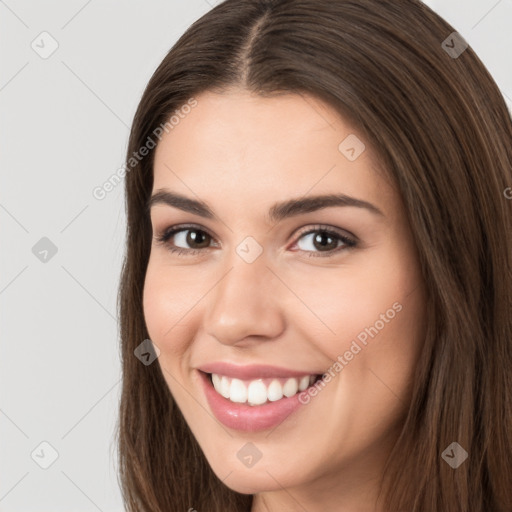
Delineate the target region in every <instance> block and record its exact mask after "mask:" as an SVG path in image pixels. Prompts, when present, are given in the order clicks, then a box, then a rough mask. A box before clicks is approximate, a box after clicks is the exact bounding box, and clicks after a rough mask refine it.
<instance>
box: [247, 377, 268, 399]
mask: <svg viewBox="0 0 512 512" xmlns="http://www.w3.org/2000/svg"><path fill="white" fill-rule="evenodd" d="M247 401H248V402H249V403H250V404H254V405H260V404H264V403H265V402H266V401H267V387H266V386H265V384H263V382H262V381H261V380H253V381H252V382H251V383H250V384H249V388H248V391H247Z"/></svg>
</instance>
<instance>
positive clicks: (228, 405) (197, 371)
mask: <svg viewBox="0 0 512 512" xmlns="http://www.w3.org/2000/svg"><path fill="white" fill-rule="evenodd" d="M196 99H197V106H195V107H194V108H192V109H190V112H189V113H188V114H187V115H182V118H180V119H179V124H176V125H175V126H174V128H173V129H172V130H170V131H169V133H167V134H165V135H164V137H163V138H162V140H161V142H160V143H159V144H158V146H157V148H156V154H155V163H154V186H153V195H155V194H157V193H159V194H160V195H159V196H158V198H157V197H156V196H155V198H154V199H153V201H152V207H151V210H150V211H151V222H152V227H153V235H154V239H153V243H152V247H151V255H150V260H149V263H148V268H147V275H146V281H145V286H144V315H145V319H146V325H147V328H148V332H149V335H150V338H151V340H152V341H153V342H154V343H155V345H156V346H157V347H158V348H159V350H160V356H159V358H158V359H157V361H158V363H159V364H160V366H161V368H162V372H163V376H164V377H165V379H166V382H167V384H168V386H169V389H170V392H171V393H172V395H173V397H174V399H175V401H176V402H177V404H178V406H179V408H180V410H181V411H182V413H183V415H184V417H185V420H186V421H187V423H188V425H189V427H190V429H191V430H192V432H193V434H194V436H195V437H196V439H197V441H198V442H199V444H200V446H201V448H202V450H203V451H204V454H205V456H206V458H207V459H208V461H209V463H210V465H211V467H212V469H213V471H214V472H215V473H216V475H217V476H218V477H219V478H220V479H221V480H222V481H223V482H224V483H225V484H226V485H227V486H228V487H230V488H232V489H234V490H236V491H238V492H242V493H251V494H255V493H262V494H265V495H268V496H270V495H271V494H273V495H275V496H278V495H279V494H280V493H281V494H283V496H284V494H285V491H284V490H286V492H288V493H289V494H290V495H293V496H295V498H296V499H302V498H300V497H301V496H304V498H303V499H302V503H305V500H306V499H307V498H306V496H311V493H312V492H314V491H318V492H319V493H321V494H320V495H324V496H325V495H326V493H329V492H339V491H340V488H341V487H346V488H348V487H350V488H351V489H352V490H353V491H354V489H358V490H359V491H358V492H360V494H364V496H365V497H366V498H368V496H370V494H369V491H368V486H371V487H373V486H374V484H375V483H376V480H375V479H376V478H377V477H378V476H379V474H380V471H381V470H382V464H383V463H384V459H385V456H386V455H387V454H388V451H389V449H390V447H391V443H392V442H393V440H394V439H395V437H396V434H397V427H398V426H399V425H400V422H401V420H402V419H403V414H404V412H405V411H406V409H407V406H408V400H409V396H410V395H409V393H410V387H411V383H412V379H413V378H414V367H415V363H416V360H417V357H418V355H419V351H420V349H421V345H422V340H423V338H422V337H423V334H424V327H425V326H424V321H423V319H424V305H425V295H424V287H423V282H422V278H421V274H420V270H419V264H418V257H417V253H416V251H415V247H414V244H413V241H412V236H411V232H410V228H409V225H408V222H407V220H406V214H405V211H404V208H403V205H402V203H401V200H400V197H399V195H398V193H397V192H396V191H395V190H394V189H393V188H392V187H391V186H390V184H389V182H387V181H386V180H385V179H384V177H383V175H382V173H379V172H378V171H377V170H376V169H375V168H373V166H375V165H377V164H378V156H377V155H375V154H374V153H372V151H371V148H370V147H369V145H368V143H367V142H366V141H365V140H364V136H363V135H362V134H360V133H359V132H357V131H356V130H355V129H354V128H352V127H351V126H350V124H347V123H346V122H345V121H344V120H343V119H341V118H340V116H339V115H338V114H337V113H336V112H335V111H334V110H332V109H331V108H330V107H328V106H327V105H326V104H324V103H322V102H320V101H319V100H317V99H315V98H313V97H311V96H300V95H294V94H288V95H282V96H279V97H273V98H266V99H265V98H262V97H259V96H255V95H251V94H249V93H247V92H244V91H232V92H229V93H225V94H222V95H221V94H214V93H211V92H208V93H204V94H202V95H200V96H198V97H197V98H196ZM363 144H365V146H363ZM165 194H168V195H167V196H166V195H165ZM171 194H172V195H173V196H171ZM178 196H179V197H178ZM325 196H329V197H330V199H326V198H325ZM322 198H323V199H322ZM166 199H167V200H166ZM356 200H357V201H359V202H356ZM367 203H368V204H367ZM169 228H176V229H179V231H178V232H176V233H175V234H174V235H172V236H170V237H169V238H168V239H167V241H166V242H165V243H158V242H157V236H159V235H164V234H165V233H166V232H167V231H169ZM171 248H176V249H177V250H178V251H181V252H171V250H170V249H171ZM256 365H257V366H256ZM211 373H214V374H218V375H219V376H218V377H217V376H214V377H213V379H214V380H215V385H216V387H217V388H218V391H217V390H215V389H214V386H213V385H212V383H211V381H210V376H209V375H208V374H211ZM322 374H325V375H324V379H323V380H320V381H319V382H317V383H316V384H314V385H312V386H311V387H309V388H307V389H304V387H305V386H309V384H310V382H311V381H312V380H313V379H314V378H315V376H319V375H322ZM308 376H311V378H309V377H308ZM329 376H330V378H329ZM298 386H300V387H299V389H298V390H297V387H298ZM301 390H302V391H301ZM295 391H298V393H294V392H295ZM283 393H284V395H283ZM223 395H224V396H223ZM280 396H282V398H280V399H279V397H280ZM226 397H229V398H226ZM248 401H249V402H251V403H250V404H249V403H248ZM283 489H284V490H283ZM292 489H294V490H292ZM359 503H361V502H360V501H359Z"/></svg>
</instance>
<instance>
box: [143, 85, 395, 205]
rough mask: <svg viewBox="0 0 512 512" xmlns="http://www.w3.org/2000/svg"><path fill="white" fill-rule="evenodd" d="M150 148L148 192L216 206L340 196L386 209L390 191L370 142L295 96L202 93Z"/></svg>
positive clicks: (310, 100)
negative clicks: (169, 191) (192, 198)
mask: <svg viewBox="0 0 512 512" xmlns="http://www.w3.org/2000/svg"><path fill="white" fill-rule="evenodd" d="M196 100H197V105H196V106H195V107H194V108H192V109H190V111H189V113H188V114H186V115H182V116H181V117H180V120H179V123H177V124H175V125H174V127H173V128H172V129H170V130H169V132H168V133H164V136H163V137H162V139H161V141H160V142H159V144H158V146H157V148H156V154H155V161H154V183H153V190H158V189H161V188H168V189H172V190H175V191H177V192H181V193H184V194H187V195H191V194H195V195H197V196H199V197H200V198H201V199H203V200H205V201H208V202H210V203H212V204H214V203H215V202H216V201H218V199H219V197H218V196H219V193H222V198H223V200H229V201H230V202H232V204H237V203H238V204H240V205H244V204H245V205H248V204H255V202H257V203H258V204H263V203H266V202H268V203H273V202H274V201H276V200H279V199H283V197H285V198H286V197H300V196H304V195H305V194H308V193H313V192H314V193H315V194H326V193H333V192H338V193H344V194H347V195H353V196H355V197H360V198H361V199H365V200H367V201H371V202H374V203H376V204H379V205H380V206H381V209H386V208H388V209H389V207H390V205H386V202H388V203H389V202H390V201H391V202H393V201H395V202H396V196H395V195H394V193H393V191H392V190H391V189H390V187H389V185H388V184H387V183H386V182H385V181H384V179H383V177H382V176H381V175H380V173H379V172H376V169H375V167H376V164H377V162H378V158H377V157H376V155H374V153H373V151H372V148H371V147H370V145H369V143H368V141H365V140H364V137H363V135H362V134H361V133H359V132H358V131H357V130H356V129H355V128H354V127H353V126H351V125H350V124H349V123H348V122H347V121H345V120H344V119H343V118H342V117H341V116H340V115H339V114H338V112H336V111H335V110H334V109H332V108H331V107H330V106H328V105H327V104H325V103H323V102H322V101H320V100H318V99H317V98H314V97H311V96H305V95H298V94H285V95H281V96H275V97H271V98H268V97H265V98H264V97H261V96H257V95H254V94H251V93H249V92H246V91H238V90H237V91H231V92H228V93H223V94H219V93H213V92H206V93H203V94H201V95H199V96H197V98H196Z"/></svg>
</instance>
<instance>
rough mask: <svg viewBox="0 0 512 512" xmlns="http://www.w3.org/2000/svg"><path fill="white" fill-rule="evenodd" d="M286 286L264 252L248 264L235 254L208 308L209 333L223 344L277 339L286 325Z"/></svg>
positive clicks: (216, 286) (239, 345) (207, 331)
mask: <svg viewBox="0 0 512 512" xmlns="http://www.w3.org/2000/svg"><path fill="white" fill-rule="evenodd" d="M282 293H283V285H282V283H280V281H279V279H277V278H276V276H275V275H274V273H273V272H272V271H271V270H270V269H269V268H268V267H267V264H266V260H265V258H264V257H263V255H261V256H260V257H259V258H258V259H256V260H255V261H253V262H252V263H247V262H246V261H244V260H243V259H241V258H240V257H239V256H238V255H237V254H234V255H233V257H232V258H230V259H229V262H228V263H227V265H226V271H225V272H224V273H223V277H221V279H220V280H219V281H218V282H217V284H216V285H215V286H214V288H213V289H212V290H211V292H210V293H209V294H208V295H207V297H205V299H208V303H207V306H206V308H205V317H204V328H205V332H206V333H208V334H209V335H210V336H213V337H214V338H216V339H217V340H218V341H219V342H220V343H223V344H226V345H236V346H238V347H242V346H250V345H253V344H255V343H259V342H261V341H263V340H271V339H274V338H277V337H278V336H279V335H280V334H281V332H282V330H283V328H284V325H285V322H284V314H283V311H282V309H281V308H282V304H283V302H282V300H280V295H281V294H282Z"/></svg>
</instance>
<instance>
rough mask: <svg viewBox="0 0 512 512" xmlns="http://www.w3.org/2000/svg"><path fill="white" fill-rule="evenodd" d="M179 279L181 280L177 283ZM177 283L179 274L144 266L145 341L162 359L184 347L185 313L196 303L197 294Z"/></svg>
mask: <svg viewBox="0 0 512 512" xmlns="http://www.w3.org/2000/svg"><path fill="white" fill-rule="evenodd" d="M182 280H183V278H181V281H182ZM181 281H180V272H176V271H171V270H170V269H168V268H167V269H166V268H165V266H162V265H159V264H158V262H156V263H155V262H151V261H150V263H149V265H148V268H147V272H146V279H145V282H144V291H143V310H144V318H145V321H146V327H147V330H148V334H149V337H150V338H151V339H152V340H153V341H154V342H155V343H156V344H157V345H158V347H159V348H160V350H161V351H162V356H165V355H166V354H170V353H171V354H175V353H180V352H182V351H183V350H184V348H185V346H186V340H187V336H186V325H187V321H189V320H190V316H189V315H188V312H189V311H190V309H191V308H192V307H193V305H194V304H195V303H196V302H197V293H198V292H197V291H196V292H195V291H194V289H193V286H194V285H196V286H197V283H196V282H194V283H191V285H192V286H186V283H183V282H181Z"/></svg>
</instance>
